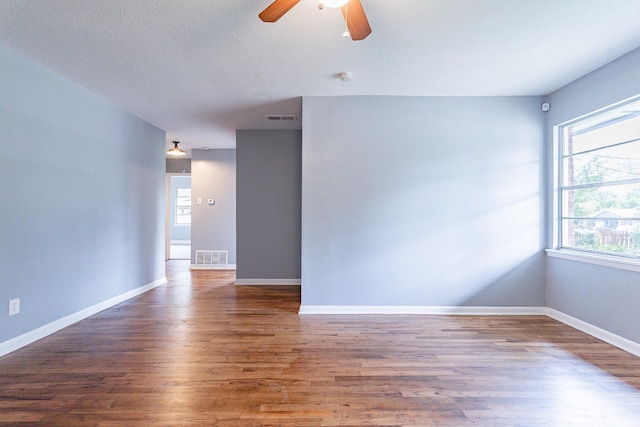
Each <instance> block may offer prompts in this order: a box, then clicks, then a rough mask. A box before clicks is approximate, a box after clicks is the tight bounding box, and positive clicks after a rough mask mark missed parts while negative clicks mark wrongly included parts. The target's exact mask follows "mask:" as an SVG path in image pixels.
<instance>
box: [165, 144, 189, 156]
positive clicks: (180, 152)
mask: <svg viewBox="0 0 640 427" xmlns="http://www.w3.org/2000/svg"><path fill="white" fill-rule="evenodd" d="M178 144H180V143H179V142H178V141H173V148H172V149H171V150H168V151H167V154H168V155H170V156H184V155H186V154H187V153H186V152H185V151H184V150H181V149H180V148H178Z"/></svg>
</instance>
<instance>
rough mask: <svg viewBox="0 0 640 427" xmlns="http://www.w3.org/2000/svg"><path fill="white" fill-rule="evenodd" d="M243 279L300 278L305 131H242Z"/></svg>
mask: <svg viewBox="0 0 640 427" xmlns="http://www.w3.org/2000/svg"><path fill="white" fill-rule="evenodd" d="M236 151H237V156H238V166H237V167H238V169H237V180H238V181H237V212H236V218H237V228H238V263H237V264H238V265H237V270H236V277H237V278H238V279H300V240H301V237H300V227H301V226H300V221H301V218H300V211H301V185H302V171H301V168H302V132H301V131H300V130H239V131H237V132H236Z"/></svg>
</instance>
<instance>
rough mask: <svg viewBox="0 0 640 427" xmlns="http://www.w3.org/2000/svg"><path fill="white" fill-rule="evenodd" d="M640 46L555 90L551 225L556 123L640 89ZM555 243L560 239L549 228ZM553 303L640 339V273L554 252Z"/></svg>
mask: <svg viewBox="0 0 640 427" xmlns="http://www.w3.org/2000/svg"><path fill="white" fill-rule="evenodd" d="M638 76H640V49H637V50H635V51H633V52H631V53H629V54H627V55H625V56H623V57H621V58H619V59H618V60H616V61H613V62H611V63H610V64H608V65H606V66H604V67H602V68H600V69H598V70H596V71H594V72H592V73H590V74H588V75H586V76H584V77H583V78H581V79H579V80H576V81H575V82H573V83H571V84H569V85H567V86H565V87H563V88H562V89H560V90H558V91H556V92H554V93H552V94H551V95H550V96H549V97H548V98H547V100H548V101H549V102H550V104H551V110H550V111H549V113H548V116H547V134H546V137H547V143H546V146H547V149H548V151H547V163H548V165H549V168H548V171H547V179H548V185H547V189H548V196H549V198H548V206H549V210H548V215H547V217H548V218H549V221H550V222H549V227H548V228H549V230H551V229H552V225H553V224H552V222H551V221H552V219H553V217H554V212H553V210H552V205H553V194H554V193H553V184H554V183H553V150H552V147H553V127H554V126H556V125H558V124H561V123H563V122H566V121H568V120H571V119H574V118H576V117H579V116H582V115H584V114H587V113H590V112H592V111H595V110H598V109H600V108H603V107H606V106H608V105H611V104H613V103H616V102H619V101H622V100H624V99H627V98H630V97H633V96H635V95H638V94H640V78H638ZM547 237H548V240H549V244H548V245H549V247H553V245H554V242H553V240H552V238H551V233H549V234H548V236H547ZM547 265H548V268H547V293H546V300H547V306H548V307H550V308H553V309H556V310H558V311H561V312H562V313H565V314H568V315H570V316H573V317H576V318H578V319H580V320H582V321H584V322H587V323H590V324H592V325H595V326H597V327H599V328H602V329H605V330H607V331H609V332H612V333H614V334H617V335H619V336H622V337H624V338H627V339H629V340H632V341H635V342H638V343H640V310H639V309H638V306H639V303H640V287H639V286H638V285H639V284H640V274H639V273H634V272H629V271H623V270H618V269H614V268H609V267H602V266H596V265H591V264H585V263H580V262H576V261H569V260H564V259H557V258H549V260H548V261H547Z"/></svg>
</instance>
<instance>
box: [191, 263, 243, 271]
mask: <svg viewBox="0 0 640 427" xmlns="http://www.w3.org/2000/svg"><path fill="white" fill-rule="evenodd" d="M235 269H236V265H235V264H224V265H201V264H191V265H190V266H189V270H235Z"/></svg>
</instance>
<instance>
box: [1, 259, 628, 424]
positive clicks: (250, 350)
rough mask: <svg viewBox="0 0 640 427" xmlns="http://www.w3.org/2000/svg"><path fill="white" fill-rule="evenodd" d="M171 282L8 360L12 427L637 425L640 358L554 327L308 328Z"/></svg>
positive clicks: (472, 322) (288, 295) (292, 301)
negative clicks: (17, 426)
mask: <svg viewBox="0 0 640 427" xmlns="http://www.w3.org/2000/svg"><path fill="white" fill-rule="evenodd" d="M167 276H168V277H169V279H170V282H169V284H168V285H165V286H161V287H159V288H156V289H154V290H152V291H149V292H147V293H145V294H143V295H141V296H138V297H136V298H134V299H131V300H129V301H127V302H125V303H123V304H120V305H118V306H116V307H113V308H111V309H108V310H105V311H103V312H101V313H99V314H97V315H95V316H93V317H91V318H89V319H86V320H83V321H82V322H79V323H77V324H75V325H72V326H70V327H68V328H66V329H64V330H62V331H60V332H58V333H56V334H54V335H52V336H49V337H47V338H45V339H42V340H40V341H38V342H36V343H34V344H32V345H29V346H27V347H25V348H22V349H20V350H18V351H15V352H13V353H11V354H9V355H6V356H5V357H3V358H0V425H23V424H24V425H41V426H85V425H86V426H116V425H117V426H180V425H184V426H207V425H211V426H295V427H304V426H598V427H601V426H634V427H636V426H640V358H638V357H635V356H633V355H631V354H629V353H626V352H624V351H622V350H619V349H617V348H615V347H612V346H610V345H608V344H606V343H603V342H601V341H599V340H597V339H595V338H593V337H590V336H588V335H585V334H583V333H581V332H578V331H576V330H574V329H572V328H570V327H568V326H565V325H563V324H561V323H558V322H556V321H554V320H552V319H550V318H547V317H542V316H522V317H519V316H518V317H498V316H496V317H494V316H487V317H466V316H426V315H420V316H418V315H403V316H397V315H384V316H381V315H379V316H371V315H361V316H298V314H297V310H298V307H299V300H300V290H299V288H297V287H236V286H234V285H233V280H234V276H233V274H230V273H228V272H211V271H197V272H193V273H192V272H189V270H188V269H187V264H185V263H184V262H175V261H174V262H169V263H168V264H167Z"/></svg>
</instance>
